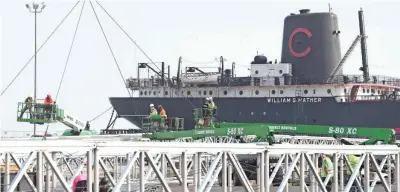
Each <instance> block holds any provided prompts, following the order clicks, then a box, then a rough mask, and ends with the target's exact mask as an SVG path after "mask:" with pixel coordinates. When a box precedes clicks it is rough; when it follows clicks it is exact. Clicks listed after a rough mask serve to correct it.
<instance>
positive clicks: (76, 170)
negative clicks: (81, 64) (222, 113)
mask: <svg viewBox="0 0 400 192" xmlns="http://www.w3.org/2000/svg"><path fill="white" fill-rule="evenodd" d="M0 153H1V158H2V160H3V161H4V162H5V164H6V166H5V167H6V170H5V172H4V183H3V184H4V185H3V186H4V189H5V190H4V191H14V190H15V189H16V187H17V184H18V183H19V182H20V181H21V179H25V180H27V182H28V184H29V186H30V188H31V189H30V190H31V191H44V190H46V191H51V190H52V189H55V187H59V188H63V190H64V191H71V186H72V182H73V179H74V178H75V177H76V176H77V175H79V174H80V173H81V172H85V173H87V175H88V177H87V181H88V182H87V183H88V185H87V191H90V192H91V191H98V190H99V186H98V185H92V183H95V184H97V183H99V179H100V174H101V173H103V174H104V175H105V177H107V178H108V179H109V181H110V183H111V185H112V186H113V191H132V190H136V189H138V190H139V191H146V190H154V189H157V190H163V191H178V190H179V191H196V192H203V191H210V190H211V188H212V187H213V186H214V183H216V182H217V181H220V185H221V186H222V189H221V190H222V191H232V189H233V184H234V183H233V182H231V181H232V180H234V178H236V179H237V180H238V181H239V183H241V185H242V187H243V188H244V189H245V190H246V191H258V192H269V191H270V190H271V186H272V183H273V181H274V179H276V178H277V177H281V178H280V180H281V181H280V182H279V187H277V189H276V190H275V189H274V190H273V191H283V190H286V189H288V187H289V185H290V184H291V183H292V184H293V182H298V183H299V185H300V190H301V191H307V192H308V191H317V189H318V190H320V191H326V189H325V186H326V185H327V184H328V181H329V180H332V188H333V190H332V191H345V192H347V191H349V190H350V188H351V187H352V186H353V183H354V186H355V187H362V188H363V189H362V190H363V191H369V190H372V189H373V188H374V187H375V186H376V184H377V182H378V181H379V182H381V184H382V186H383V187H384V189H385V190H386V191H391V190H392V188H394V186H393V181H397V180H398V179H393V178H399V175H400V149H399V148H398V147H397V146H394V145H374V146H356V145H355V146H343V145H336V146H335V145H320V146H318V145H300V144H296V145H293V144H277V145H273V146H269V145H267V144H262V143H258V144H255V143H250V144H237V143H218V144H215V143H185V145H182V143H180V142H169V143H168V145H166V144H165V143H162V142H127V141H125V142H123V141H108V142H106V141H99V142H96V143H94V142H93V141H68V140H66V141H24V142H15V141H0ZM321 153H323V154H326V155H331V156H332V159H333V160H332V162H333V165H334V170H333V172H332V173H330V174H328V176H327V177H326V178H321V177H320V176H319V175H320V173H319V167H318V157H319V154H321ZM243 155H252V156H254V157H255V160H256V163H255V170H254V171H256V174H257V179H256V180H257V182H256V185H254V184H252V183H251V182H250V180H249V177H248V176H247V171H246V170H245V169H244V168H243V166H246V165H245V164H244V163H243ZM350 155H359V158H360V159H359V161H358V164H357V165H356V166H355V167H354V170H353V169H351V170H350V171H351V172H352V174H351V175H350V176H349V180H348V182H346V181H345V179H344V174H345V173H344V165H346V164H349V161H348V159H349V158H351V156H350ZM273 156H274V157H278V161H274V162H271V159H272V158H271V157H273ZM10 164H15V165H16V166H18V167H19V171H18V173H16V174H15V176H14V177H13V179H11V177H10V175H11V174H10V172H11V171H10V170H9V168H8V166H7V165H10ZM385 165H386V168H384V167H385ZM32 167H34V171H35V174H36V176H37V178H38V179H37V180H36V181H32V179H31V178H30V177H29V175H28V172H31V169H32ZM89 167H90V168H89ZM362 167H363V169H362ZM282 169H283V170H284V172H283V174H282V175H279V174H278V172H279V170H282ZM360 170H361V173H363V174H362V175H364V177H363V178H362V177H360V174H359V173H360ZM44 175H48V177H44ZM330 178H332V179H330ZM323 179H325V180H323ZM44 180H45V181H44ZM35 183H36V185H35ZM395 184H396V186H395V189H396V191H400V185H398V184H397V183H395Z"/></svg>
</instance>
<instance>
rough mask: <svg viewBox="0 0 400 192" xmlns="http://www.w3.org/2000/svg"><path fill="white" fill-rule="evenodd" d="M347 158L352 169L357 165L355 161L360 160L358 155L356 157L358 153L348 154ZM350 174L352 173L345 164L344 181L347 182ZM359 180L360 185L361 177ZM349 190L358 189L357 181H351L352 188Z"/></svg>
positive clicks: (358, 175) (358, 172)
mask: <svg viewBox="0 0 400 192" xmlns="http://www.w3.org/2000/svg"><path fill="white" fill-rule="evenodd" d="M348 160H349V164H350V166H351V168H352V169H353V170H354V169H355V168H356V166H357V163H358V162H359V161H360V157H358V155H349V156H348ZM351 174H352V172H351V170H350V169H349V168H348V167H347V165H346V183H348V181H349V179H350V177H351ZM357 177H358V178H360V171H357ZM360 182H361V185H363V179H361V180H360ZM350 191H358V186H357V182H356V181H355V180H354V182H353V185H352V189H351V190H350Z"/></svg>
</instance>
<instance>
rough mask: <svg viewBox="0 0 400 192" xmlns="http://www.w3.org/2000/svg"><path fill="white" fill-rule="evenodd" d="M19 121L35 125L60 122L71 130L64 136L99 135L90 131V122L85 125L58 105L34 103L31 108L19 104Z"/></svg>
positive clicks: (22, 103)
mask: <svg viewBox="0 0 400 192" xmlns="http://www.w3.org/2000/svg"><path fill="white" fill-rule="evenodd" d="M17 121H18V122H28V123H34V124H44V123H57V122H60V123H62V124H64V125H66V126H67V127H69V128H70V129H67V130H65V131H64V133H63V134H62V135H63V136H72V135H96V134H97V133H96V132H95V131H93V130H90V124H89V122H87V123H85V122H84V121H81V120H79V119H78V118H76V117H74V116H72V115H69V114H68V113H67V112H65V110H64V109H61V108H59V107H58V105H56V104H44V103H37V102H34V103H32V106H31V107H30V108H29V106H27V104H26V103H24V102H19V103H18V109H17Z"/></svg>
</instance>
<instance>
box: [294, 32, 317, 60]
mask: <svg viewBox="0 0 400 192" xmlns="http://www.w3.org/2000/svg"><path fill="white" fill-rule="evenodd" d="M297 33H304V34H306V35H307V37H308V38H311V36H312V33H311V32H310V30H308V29H307V28H297V29H295V30H294V31H293V32H292V34H290V37H289V51H290V53H291V54H292V55H293V56H295V57H298V58H301V57H305V56H306V55H308V54H309V53H310V52H311V47H309V46H308V47H307V49H306V50H304V51H303V52H301V53H298V52H296V51H295V50H294V49H293V37H294V35H296V34H297Z"/></svg>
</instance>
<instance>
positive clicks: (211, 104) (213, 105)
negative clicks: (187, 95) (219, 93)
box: [208, 101, 217, 110]
mask: <svg viewBox="0 0 400 192" xmlns="http://www.w3.org/2000/svg"><path fill="white" fill-rule="evenodd" d="M208 109H209V110H214V109H217V106H216V105H215V103H214V101H211V102H210V103H209V104H208Z"/></svg>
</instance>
